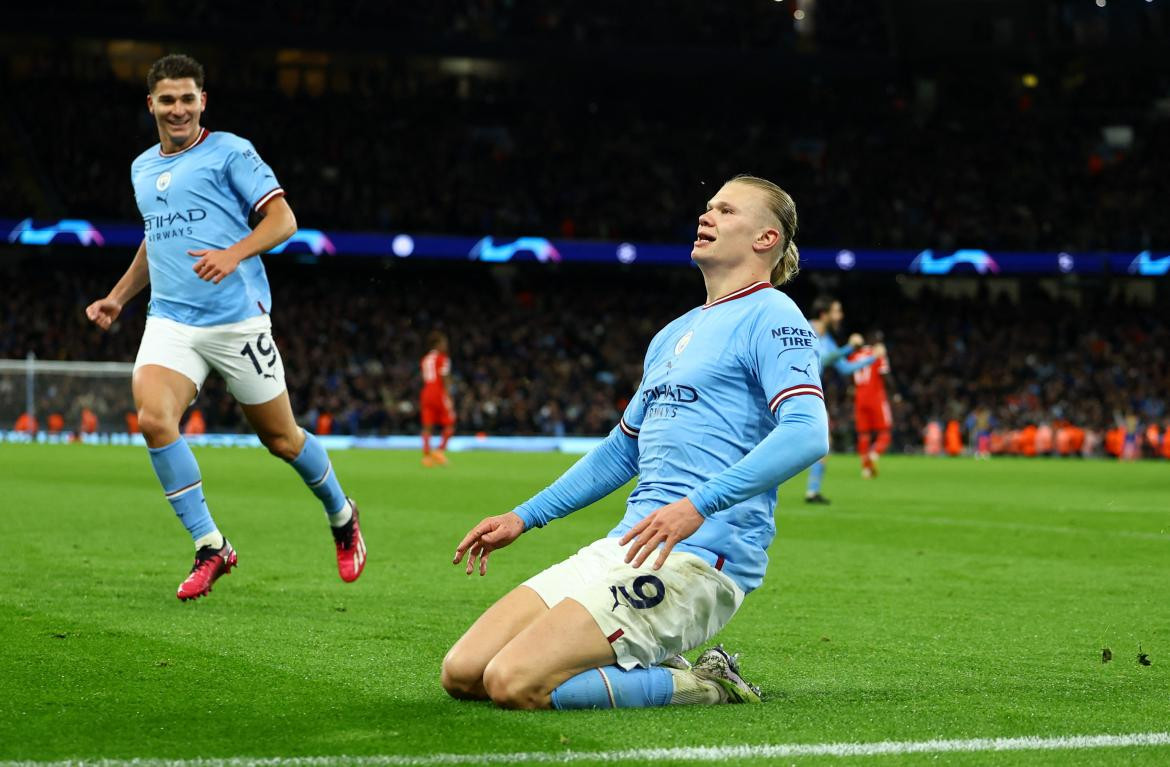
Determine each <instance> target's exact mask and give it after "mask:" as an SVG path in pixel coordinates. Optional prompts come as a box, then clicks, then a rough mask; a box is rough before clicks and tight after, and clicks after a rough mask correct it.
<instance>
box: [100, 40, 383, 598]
mask: <svg viewBox="0 0 1170 767" xmlns="http://www.w3.org/2000/svg"><path fill="white" fill-rule="evenodd" d="M146 85H147V91H148V94H149V95H148V96H147V98H146V105H147V108H148V109H149V110H150V113H151V114H152V115H154V119H155V122H156V123H157V125H158V135H159V144H157V145H156V146H153V147H151V148H150V149H148V150H146V151H145V152H143V153H142V154H141V155H139V156H138V158H137V159H135V160H134V162H133V163H132V164H131V166H130V175H131V180H132V181H133V184H134V196H135V198H136V200H137V203H138V209H139V211H140V212H141V213H142V220H143V224H144V230H145V237H144V239H143V241H142V244H140V245H139V246H138V252H137V253H136V254H135V256H134V260H133V261H132V262H131V263H130V268H129V269H127V270H126V273H125V274H124V275H123V276H122V278H121V279H120V280H119V281H118V283H117V284H116V285H115V286H114V288H113V290H111V291H110V293H109V295H107V296H106V297H105V298H102V299H99V300H97V301H94V302H93V303H92V304H90V305H89V306H88V307H87V308H86V310H85V312H86V316H87V317H89V319H90V320H91V321H92V322H93V323H94V324H96V325H97V326H98V327H100V328H101V329H102V330H109V328H110V326H111V325H112V324H113V323H114V321H115V320H117V319H118V315H119V314H120V313H121V311H122V307H123V306H125V304H126V302H128V301H129V300H130V299H131V298H133V297H134V296H135V295H137V294H138V293H139V292H141V291H142V289H143V288H145V287H146V286H147V285H150V291H151V295H150V306H149V309H148V314H147V320H146V330H145V331H144V333H143V336H142V343H141V345H140V347H139V350H138V358H137V359H136V360H135V362H134V375H133V379H132V388H133V393H134V403H135V407H136V408H137V410H138V425H139V428H140V429H141V431H142V435H143V436H144V437H145V438H146V444H147V447H149V449H150V462H151V464H152V465H153V466H154V471H155V474H156V475H157V476H158V480H159V482H160V483H161V484H162V487H163V492H164V493H165V494H166V498H167V500H168V501H169V502H170V504H171V507H172V508H173V509H174V511H175V513H176V514H177V515H178V517H179V520H180V521H181V522H182V523H183V526H184V527H186V528H187V532H189V533H190V534H191V538H192V540H194V542H195V564H194V565H193V566H192V568H191V572H190V574H189V575H188V576H187V578H186V579H185V580H184V581H183V582H182V583H181V584H180V585H179V590H178V597H179V599H182V600H188V599H195V598H198V597H200V596H203V595H205V594H207V593H208V592H210V591H211V587H212V584H214V583H215V581H216V579H218V578H219V577H220V576H221V575H227V574H228V573H230V572H231V569H232V568H233V567H235V566H236V562H237V556H236V551H235V549H233V548H232V545H231V543H229V542H228V540H227V539H226V538H225V537H224V536H223V534H222V533H221V532H220V531H219V528H218V527H217V526H216V524H215V522H214V521H213V520H212V518H211V513H210V511H209V510H208V508H207V502H206V500H205V499H204V496H203V480H202V476H201V475H200V471H199V465H198V464H197V463H196V461H195V455H194V454H193V453H192V452H191V448H190V446H188V444H187V442H186V440H184V439H183V438H182V436H181V435H180V434H179V420H180V418H181V417H182V415H183V411H184V410H186V409H187V406H188V405H189V404H190V403H191V402H193V401H194V400H195V398H196V396H197V395H198V393H199V387H201V386H202V385H203V382H204V380H205V379H206V378H207V375H208V373H209V372H210V371H211V370H213V369H214V370H215V371H216V372H218V373H219V374H220V375H221V376H223V378H224V379H225V380H226V382H227V386H228V390H229V391H230V392H231V393H232V396H234V397H235V398H236V401H237V402H239V403H240V408H241V409H242V410H243V412H244V416H245V417H246V418H247V419H248V422H249V423H250V424H251V425H252V428H253V429H255V430H256V434H257V435H258V436H259V437H260V441H261V442H263V443H264V445H265V447H267V448H268V450H269V451H270V452H271V453H272V454H273V455H277V456H279V457H281V458H283V459H284V460H285V461H287V462H288V463H289V464H290V465H291V466H292V467H293V469H295V470H296V472H297V474H299V475H300V476H301V479H303V480H304V481H305V484H307V485H308V486H309V489H310V490H312V492H313V494H314V495H316V496H317V498H318V499H320V501H321V503H322V505H323V506H324V508H325V513H326V514H327V515H328V519H329V524H330V527H331V529H332V532H333V540H334V546H335V549H336V554H337V567H338V570H339V572H340V574H341V578H342V580H345V581H353V580H356V579H357V577H358V576H359V575H361V572H362V569H363V568H364V566H365V555H366V547H365V543H364V541H363V539H362V534H361V528H360V527H359V525H358V509H357V506H356V505H354V503H353V501H352V500H350V499H348V498H347V497H346V495H345V493H344V492H342V489H341V484H340V483H339V482H338V480H337V476H336V475H335V474H334V473H333V467H332V465H331V464H330V462H329V456H328V455H327V454H326V453H325V449H324V448H323V447H322V446H321V443H320V442H318V441H317V439H316V438H314V437H313V435H312V434H309V433H307V432H304V431H302V430H301V429H300V428H299V427H298V426H297V424H296V421H295V419H294V417H293V411H292V407H291V405H290V404H289V398H288V392H287V391H286V389H285V384H284V365H283V363H282V362H281V358H280V352H279V351H278V350H277V348H276V342H275V341H274V339H273V337H272V322H271V317H270V315H269V312H271V311H272V296H271V293H270V291H269V288H268V278H267V276H266V275H265V272H264V265H263V264H262V263H261V261H260V254H261V253H265V252H267V251H269V250H271V249H272V248H274V247H276V246H277V245H279V244H280V243H282V242H284V241H285V240H287V239H288V238H289V237H290V236H291V235H292V234H293V233H294V232H295V231H296V228H297V225H296V219H295V217H294V216H293V212H292V209H291V208H290V207H289V205H288V202H287V201H285V199H284V190H283V189H282V188H281V187H280V184H279V183H278V182H277V180H276V176H275V174H274V173H273V172H272V169H271V168H270V167H268V165H267V164H265V162H264V161H263V160H261V159H260V156H259V155H258V154H256V150H255V148H254V147H253V146H252V144H251V143H249V142H248V141H245V140H244V139H242V138H240V137H239V136H234V135H232V134H231V133H224V132H219V131H217V132H214V133H213V132H211V131H209V130H207V129H206V128H204V127H202V126H201V125H200V118H201V116H202V114H203V111H204V109H205V108H206V106H207V93H206V92H205V91H204V90H203V67H201V66H200V65H199V63H198V62H197V61H195V60H194V59H192V58H189V57H187V56H182V55H171V56H165V57H163V58H161V59H159V60H158V61H156V62H155V63H154V64H153V65H152V66H151V68H150V71H149V73H148V74H147V77H146ZM251 215H255V216H257V217H259V222H258V223H257V224H256V228H255V229H250V228H249V226H248V218H249V216H251Z"/></svg>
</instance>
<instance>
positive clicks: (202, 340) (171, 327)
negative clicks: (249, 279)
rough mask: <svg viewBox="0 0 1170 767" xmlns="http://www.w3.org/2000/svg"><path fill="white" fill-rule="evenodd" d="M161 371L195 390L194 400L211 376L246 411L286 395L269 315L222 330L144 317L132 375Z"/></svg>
mask: <svg viewBox="0 0 1170 767" xmlns="http://www.w3.org/2000/svg"><path fill="white" fill-rule="evenodd" d="M143 365H160V366H162V367H164V368H168V369H170V370H174V371H176V372H178V373H182V374H183V375H185V376H186V377H187V378H190V379H191V381H192V382H194V384H195V389H196V392H195V394H196V396H198V394H199V392H198V390H199V389H201V388H203V382H204V381H205V380H207V374H208V373H209V372H210V371H212V370H214V371H216V372H217V373H219V374H220V375H221V376H223V379H224V380H225V381H226V382H227V387H228V391H230V392H231V393H232V396H233V397H235V398H236V401H237V402H239V403H241V404H244V405H259V404H261V403H264V402H268V401H269V400H272V399H275V398H276V397H278V396H280V393H281V392H283V391H284V363H283V362H282V361H281V359H280V352H279V351H278V350H277V348H276V341H274V340H273V338H272V318H271V317H270V316H269V315H267V314H261V315H259V316H256V317H249V318H248V319H246V320H241V321H240V322H231V323H228V324H226V325H209V326H207V327H196V326H194V325H184V324H183V323H181V322H175V321H174V320H168V319H166V318H164V317H147V318H146V330H145V331H144V332H143V333H142V344H141V345H140V346H139V347H138V358H137V359H135V360H134V369H135V370H137V369H138V368H140V367H142V366H143Z"/></svg>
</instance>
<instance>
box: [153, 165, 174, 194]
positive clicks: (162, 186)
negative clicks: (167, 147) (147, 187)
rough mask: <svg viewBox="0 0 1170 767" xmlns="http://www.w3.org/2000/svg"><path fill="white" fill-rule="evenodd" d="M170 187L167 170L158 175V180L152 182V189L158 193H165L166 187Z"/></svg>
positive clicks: (169, 173) (169, 176)
mask: <svg viewBox="0 0 1170 767" xmlns="http://www.w3.org/2000/svg"><path fill="white" fill-rule="evenodd" d="M170 185H171V172H170V171H169V170H166V171H163V172H162V173H160V174H159V176H158V180H157V181H155V182H154V188H155V189H157V190H158V191H160V192H165V191H166V190H167V187H169V186H170Z"/></svg>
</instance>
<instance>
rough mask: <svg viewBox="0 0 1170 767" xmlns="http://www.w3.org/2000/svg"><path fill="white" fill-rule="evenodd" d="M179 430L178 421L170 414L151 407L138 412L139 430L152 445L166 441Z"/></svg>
mask: <svg viewBox="0 0 1170 767" xmlns="http://www.w3.org/2000/svg"><path fill="white" fill-rule="evenodd" d="M178 428H179V424H178V421H176V420H175V419H174V418H173V417H172V416H171V415H170V414H169V413H163V412H161V411H159V410H156V409H154V408H149V407H143V408H139V410H138V430H139V431H141V432H142V436H144V437H145V438H146V439H147V441H148V442H150V443H159V442H164V441H166V437H167V436H168V435H171V434H173V433H175V432H177V431H178Z"/></svg>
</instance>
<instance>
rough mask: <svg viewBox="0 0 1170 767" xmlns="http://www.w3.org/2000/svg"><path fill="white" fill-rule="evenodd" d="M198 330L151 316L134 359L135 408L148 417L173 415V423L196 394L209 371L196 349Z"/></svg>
mask: <svg viewBox="0 0 1170 767" xmlns="http://www.w3.org/2000/svg"><path fill="white" fill-rule="evenodd" d="M198 330H199V329H198V328H195V327H192V326H189V325H183V324H181V323H178V322H174V321H173V320H168V319H164V318H161V317H150V318H148V319H147V321H146V329H145V330H144V331H143V333H142V341H141V343H140V344H139V345H138V355H137V357H136V358H135V360H134V373H133V375H132V377H131V379H130V380H131V383H130V385H131V390H132V392H133V395H134V406H135V407H136V408H137V409H138V410H139V411H142V410H144V409H145V410H146V411H147V413H148V414H150V415H156V416H161V415H163V414H169V415H173V416H174V418H175V420H176V422H177V421H178V419H179V418H180V417H181V416H182V415H183V411H184V410H186V409H187V406H188V405H190V404H191V403H192V402H193V401H194V400H195V397H196V396H197V395H198V393H199V387H201V386H202V385H203V382H204V381H205V380H207V374H208V373H209V372H210V368H209V366H208V365H207V362H206V361H205V360H204V359H203V358H202V357H201V356H200V355H199V352H198V350H197V349H196V343H197V342H196V338H195V336H196V333H197V331H198Z"/></svg>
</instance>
